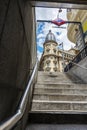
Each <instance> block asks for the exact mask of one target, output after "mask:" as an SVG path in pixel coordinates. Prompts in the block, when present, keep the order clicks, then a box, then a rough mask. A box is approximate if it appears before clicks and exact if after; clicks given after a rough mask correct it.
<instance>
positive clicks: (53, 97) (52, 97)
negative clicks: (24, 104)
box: [33, 93, 87, 101]
mask: <svg viewBox="0 0 87 130" xmlns="http://www.w3.org/2000/svg"><path fill="white" fill-rule="evenodd" d="M33 99H34V100H48V101H87V95H76V94H56V93H45V94H41V93H40V94H34V95H33Z"/></svg>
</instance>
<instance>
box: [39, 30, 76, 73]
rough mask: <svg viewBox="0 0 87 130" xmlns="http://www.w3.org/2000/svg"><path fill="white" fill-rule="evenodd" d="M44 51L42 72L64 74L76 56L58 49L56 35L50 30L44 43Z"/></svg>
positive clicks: (41, 63)
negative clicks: (67, 65)
mask: <svg viewBox="0 0 87 130" xmlns="http://www.w3.org/2000/svg"><path fill="white" fill-rule="evenodd" d="M43 47H44V51H43V54H42V57H41V60H40V70H43V71H45V72H46V71H49V72H57V71H59V72H62V71H63V67H64V66H65V65H66V64H67V63H68V62H69V60H71V59H72V58H74V56H75V54H71V53H70V52H68V51H64V50H60V49H58V48H57V47H58V43H57V42H56V38H55V36H54V34H53V33H52V32H51V30H49V33H48V34H47V36H46V39H45V42H44V45H43Z"/></svg>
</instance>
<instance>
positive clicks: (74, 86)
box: [35, 83, 87, 89]
mask: <svg viewBox="0 0 87 130" xmlns="http://www.w3.org/2000/svg"><path fill="white" fill-rule="evenodd" d="M35 87H37V88H49V89H52V88H53V89H87V84H71V83H67V84H64V83H58V84H57V83H52V84H51V83H49V84H48V83H44V84H40V83H37V84H36V85H35Z"/></svg>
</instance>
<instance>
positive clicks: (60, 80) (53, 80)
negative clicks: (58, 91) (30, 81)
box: [37, 77, 82, 83]
mask: <svg viewBox="0 0 87 130" xmlns="http://www.w3.org/2000/svg"><path fill="white" fill-rule="evenodd" d="M37 82H57V83H58V82H78V83H79V82H82V81H81V80H75V79H68V78H62V77H61V78H45V79H43V78H41V79H40V78H39V79H37Z"/></svg>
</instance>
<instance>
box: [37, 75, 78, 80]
mask: <svg viewBox="0 0 87 130" xmlns="http://www.w3.org/2000/svg"><path fill="white" fill-rule="evenodd" d="M47 78H48V79H49V80H51V79H54V80H55V79H71V80H76V79H77V80H78V78H75V77H72V76H69V75H45V76H43V75H38V80H41V79H42V80H45V79H47Z"/></svg>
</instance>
